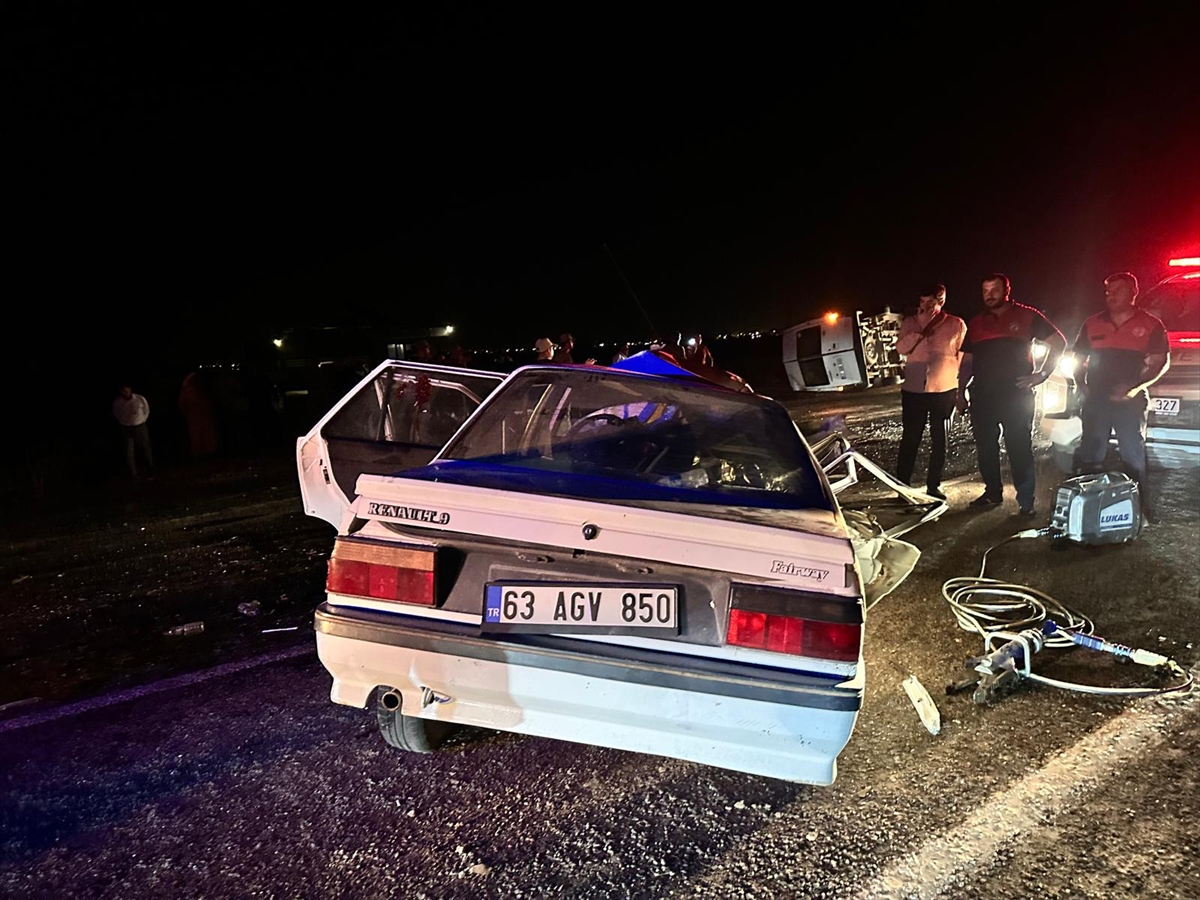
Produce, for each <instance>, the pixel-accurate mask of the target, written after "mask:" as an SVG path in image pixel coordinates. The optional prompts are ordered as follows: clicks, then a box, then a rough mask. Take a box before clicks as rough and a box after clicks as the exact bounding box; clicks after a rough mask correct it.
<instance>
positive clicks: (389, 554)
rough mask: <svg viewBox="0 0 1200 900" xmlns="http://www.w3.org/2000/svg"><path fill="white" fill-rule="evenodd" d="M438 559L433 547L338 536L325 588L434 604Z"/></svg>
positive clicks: (380, 597) (401, 600)
mask: <svg viewBox="0 0 1200 900" xmlns="http://www.w3.org/2000/svg"><path fill="white" fill-rule="evenodd" d="M435 559H436V557H435V553H434V551H433V550H425V549H414V548H412V547H398V546H392V545H388V544H383V543H374V542H372V541H363V540H354V539H342V538H339V539H338V540H337V542H336V543H334V545H333V556H332V557H331V558H330V560H329V577H328V578H327V579H326V581H325V589H326V590H327V591H329V592H330V593H333V594H350V595H352V596H355V597H370V598H372V599H374V600H392V601H395V602H398V603H419V604H421V605H423V606H433V605H434V604H435V603H436V602H437V593H436V591H435V588H434V572H435V571H436V566H435Z"/></svg>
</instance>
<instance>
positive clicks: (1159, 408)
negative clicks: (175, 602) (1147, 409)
mask: <svg viewBox="0 0 1200 900" xmlns="http://www.w3.org/2000/svg"><path fill="white" fill-rule="evenodd" d="M1154 412H1155V414H1156V415H1159V416H1177V415H1179V398H1178V397H1155V398H1154Z"/></svg>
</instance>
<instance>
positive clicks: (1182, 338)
mask: <svg viewBox="0 0 1200 900" xmlns="http://www.w3.org/2000/svg"><path fill="white" fill-rule="evenodd" d="M1167 342H1168V343H1169V344H1170V345H1171V347H1172V348H1175V349H1185V348H1186V349H1188V350H1191V349H1192V348H1194V347H1195V346H1196V345H1197V344H1200V331H1168V332H1167Z"/></svg>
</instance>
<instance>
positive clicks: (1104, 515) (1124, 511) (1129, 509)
mask: <svg viewBox="0 0 1200 900" xmlns="http://www.w3.org/2000/svg"><path fill="white" fill-rule="evenodd" d="M1132 524H1133V501H1132V500H1122V501H1121V502H1120V503H1114V504H1113V505H1112V506H1106V507H1104V509H1102V510H1100V530H1101V531H1116V530H1118V529H1120V528H1124V527H1125V526H1127V525H1132Z"/></svg>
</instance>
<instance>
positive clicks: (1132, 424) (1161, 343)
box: [1072, 272, 1171, 513]
mask: <svg viewBox="0 0 1200 900" xmlns="http://www.w3.org/2000/svg"><path fill="white" fill-rule="evenodd" d="M1137 295H1138V282H1137V278H1135V277H1134V276H1133V275H1132V274H1130V273H1129V272H1118V273H1117V274H1115V275H1109V276H1108V277H1107V278H1105V279H1104V303H1105V306H1107V307H1108V308H1107V309H1106V310H1105V311H1104V312H1101V313H1096V315H1094V316H1092V317H1091V318H1089V319H1088V320H1087V321H1086V322H1084V323H1083V327H1082V328H1080V329H1079V337H1078V338H1076V339H1075V346H1074V347H1073V348H1072V350H1073V352H1074V353H1075V358H1076V360H1077V361H1078V363H1079V366H1080V370H1081V372H1082V374H1081V375H1077V380H1078V382H1079V384H1080V386H1081V387H1082V389H1083V391H1084V394H1083V406H1082V410H1081V412H1082V418H1083V437H1082V440H1081V442H1080V445H1079V467H1080V469H1081V470H1082V471H1083V472H1100V471H1103V468H1104V458H1105V456H1106V455H1107V453H1108V440H1109V437H1110V436H1111V435H1112V434H1113V432H1116V435H1117V450H1118V452H1119V453H1120V454H1121V461H1122V462H1123V463H1124V464H1125V467H1126V469H1127V470H1128V473H1129V476H1130V477H1131V478H1134V479H1135V480H1136V481H1137V482H1138V485H1139V489H1140V491H1139V492H1140V495H1141V499H1142V509H1143V512H1144V513H1145V512H1146V511H1147V506H1148V504H1147V501H1146V494H1145V480H1146V409H1147V407H1148V405H1149V394H1148V393H1147V392H1146V388H1148V387H1149V386H1150V385H1152V384H1154V382H1155V381H1157V380H1158V379H1159V378H1160V377H1162V374H1163V373H1164V372H1166V371H1167V368H1168V367H1169V366H1170V364H1171V357H1170V345H1169V342H1168V340H1167V331H1166V329H1165V328H1164V327H1163V323H1162V322H1161V321H1160V320H1159V319H1158V318H1157V317H1156V316H1152V315H1150V313H1148V312H1146V311H1145V310H1141V309H1138V308H1137V306H1136V301H1137Z"/></svg>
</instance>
